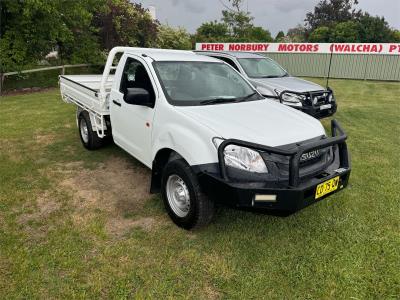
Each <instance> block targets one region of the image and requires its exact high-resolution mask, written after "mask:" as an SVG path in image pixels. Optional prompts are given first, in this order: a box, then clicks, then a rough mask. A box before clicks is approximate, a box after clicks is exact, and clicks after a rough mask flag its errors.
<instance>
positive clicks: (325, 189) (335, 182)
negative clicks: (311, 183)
mask: <svg viewBox="0 0 400 300" xmlns="http://www.w3.org/2000/svg"><path fill="white" fill-rule="evenodd" d="M339 178H340V177H339V176H337V177H335V178H332V179H329V180H327V181H325V182H323V183H320V184H318V185H317V189H316V190H315V199H318V198H320V197H322V196H325V195H326V194H329V193H332V192H333V191H336V190H337V188H338V186H339Z"/></svg>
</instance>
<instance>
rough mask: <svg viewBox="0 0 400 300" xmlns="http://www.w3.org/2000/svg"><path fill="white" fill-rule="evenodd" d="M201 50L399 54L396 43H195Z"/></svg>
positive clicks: (399, 45) (399, 50)
mask: <svg viewBox="0 0 400 300" xmlns="http://www.w3.org/2000/svg"><path fill="white" fill-rule="evenodd" d="M196 50H202V51H245V52H270V53H338V54H391V55H400V44H396V43H197V44H196Z"/></svg>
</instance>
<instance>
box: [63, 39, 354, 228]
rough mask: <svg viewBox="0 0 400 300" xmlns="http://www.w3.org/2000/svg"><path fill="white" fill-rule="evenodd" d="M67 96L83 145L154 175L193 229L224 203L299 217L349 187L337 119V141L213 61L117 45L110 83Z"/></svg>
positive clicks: (74, 82)
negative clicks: (115, 152)
mask: <svg viewBox="0 0 400 300" xmlns="http://www.w3.org/2000/svg"><path fill="white" fill-rule="evenodd" d="M116 54H120V55H121V57H120V59H119V61H118V64H117V66H114V65H113V63H114V60H115V59H116V57H115V56H116ZM112 70H115V74H114V75H111V73H112ZM60 89H61V95H62V99H63V100H64V101H65V102H68V103H74V104H75V105H77V113H76V119H77V125H78V129H79V134H80V138H81V141H82V144H83V146H84V147H86V148H87V149H88V150H94V149H97V148H99V147H100V146H101V145H102V144H103V143H104V142H105V141H106V140H107V139H108V140H110V139H111V137H112V139H113V140H114V142H115V144H117V145H118V146H119V147H121V148H122V149H124V150H125V151H126V152H128V153H130V154H131V155H132V156H133V157H135V158H136V159H137V160H139V161H140V162H142V163H143V164H144V165H146V166H147V167H148V168H150V169H151V170H152V178H151V187H150V191H151V192H154V193H157V192H161V194H162V198H163V201H164V204H165V207H166V210H167V211H168V214H169V215H170V217H171V218H172V220H173V221H174V222H175V223H176V224H177V225H178V226H181V227H183V228H185V229H192V228H196V227H200V226H202V225H206V224H208V223H209V222H210V220H211V219H212V216H213V212H214V207H215V204H216V203H223V204H228V205H231V206H236V207H248V208H260V209H262V208H264V209H272V210H284V211H291V212H292V211H296V210H299V209H301V208H303V207H305V206H308V205H310V204H312V203H315V202H317V201H319V200H321V199H324V198H325V197H326V196H328V195H331V194H333V193H335V192H337V191H339V190H341V189H343V188H344V187H346V185H347V183H348V180H349V176H350V161H349V155H348V152H347V147H346V142H345V140H346V138H347V137H346V134H345V133H344V131H343V130H342V128H341V127H340V125H339V124H338V122H337V121H335V120H333V121H332V124H331V126H332V136H330V137H328V136H327V135H326V133H325V130H324V128H323V126H322V125H321V123H320V122H319V121H318V120H316V119H314V118H312V117H310V116H308V115H306V114H303V113H302V112H300V111H298V110H295V109H292V108H290V107H287V106H284V105H281V104H279V103H276V102H273V101H268V100H266V99H264V98H263V97H262V96H261V94H259V93H258V92H257V91H256V90H255V89H254V87H253V86H252V85H251V84H250V83H249V81H248V80H247V79H245V78H244V77H243V76H242V75H240V74H239V73H238V72H236V71H235V70H234V69H233V68H232V67H230V66H229V65H227V64H225V63H224V62H221V61H220V60H218V59H215V58H212V57H208V56H202V55H197V54H195V53H193V52H190V51H177V50H160V49H143V48H128V47H116V48H114V49H112V50H111V51H110V53H109V56H108V59H107V63H106V65H105V68H104V73H103V75H99V76H97V75H68V76H60Z"/></svg>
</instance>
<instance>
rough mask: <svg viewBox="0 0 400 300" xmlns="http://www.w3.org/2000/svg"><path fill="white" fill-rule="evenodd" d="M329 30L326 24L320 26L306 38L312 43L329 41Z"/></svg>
mask: <svg viewBox="0 0 400 300" xmlns="http://www.w3.org/2000/svg"><path fill="white" fill-rule="evenodd" d="M330 37H331V30H330V29H329V27H327V26H321V27H318V28H317V29H315V30H314V31H313V32H311V34H310V36H309V38H308V40H309V41H310V42H312V43H327V42H329V41H330Z"/></svg>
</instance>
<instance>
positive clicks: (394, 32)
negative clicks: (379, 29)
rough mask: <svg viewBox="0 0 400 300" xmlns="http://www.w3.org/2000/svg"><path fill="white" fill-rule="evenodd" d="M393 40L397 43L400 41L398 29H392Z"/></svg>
mask: <svg viewBox="0 0 400 300" xmlns="http://www.w3.org/2000/svg"><path fill="white" fill-rule="evenodd" d="M393 42H395V43H399V42H400V30H397V29H395V30H393Z"/></svg>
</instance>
